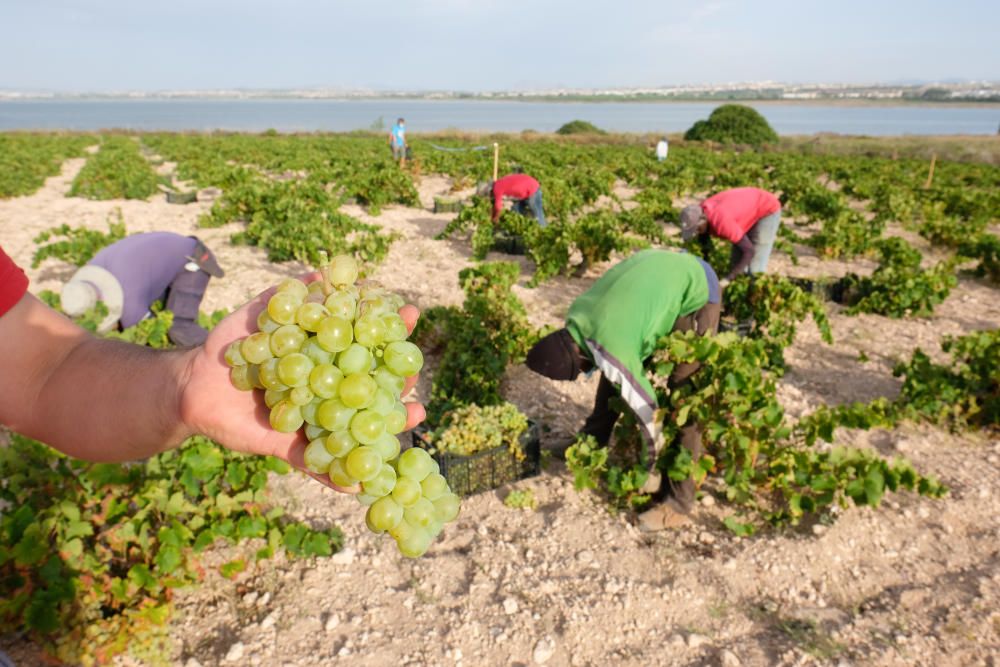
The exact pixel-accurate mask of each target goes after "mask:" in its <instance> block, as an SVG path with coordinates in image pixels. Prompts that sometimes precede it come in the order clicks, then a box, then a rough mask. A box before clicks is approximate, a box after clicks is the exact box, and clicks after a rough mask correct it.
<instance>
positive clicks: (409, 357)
mask: <svg viewBox="0 0 1000 667" xmlns="http://www.w3.org/2000/svg"><path fill="white" fill-rule="evenodd" d="M383 358H384V359H385V365H386V366H388V367H389V370H390V371H392V372H393V373H395V374H396V375H401V376H403V377H410V376H411V375H416V374H417V372H418V371H419V370H420V367H421V366H423V365H424V355H423V353H422V352H421V351H420V348H419V347H417V346H416V345H414V344H413V343H411V342H409V341H406V340H400V341H396V342H395V343H389V344H388V345H386V346H385V352H384V353H383Z"/></svg>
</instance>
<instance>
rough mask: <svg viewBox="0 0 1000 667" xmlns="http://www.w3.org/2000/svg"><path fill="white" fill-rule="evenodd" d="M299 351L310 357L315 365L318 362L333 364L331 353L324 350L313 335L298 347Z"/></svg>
mask: <svg viewBox="0 0 1000 667" xmlns="http://www.w3.org/2000/svg"><path fill="white" fill-rule="evenodd" d="M299 352H301V353H302V354H304V355H306V356H307V357H309V358H310V359H312V360H313V363H314V364H316V365H317V366H318V365H319V364H333V353H332V352H327V351H326V350H324V349H323V348H322V346H320V344H319V342H317V340H316V337H315V336H310V337H309V338H308V339H307V340H306V342H304V343H303V344H302V347H301V348H299Z"/></svg>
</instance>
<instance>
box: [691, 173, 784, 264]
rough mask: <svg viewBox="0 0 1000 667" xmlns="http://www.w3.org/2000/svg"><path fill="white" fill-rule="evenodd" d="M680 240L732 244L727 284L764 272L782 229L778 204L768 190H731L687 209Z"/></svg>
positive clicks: (779, 204)
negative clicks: (715, 239)
mask: <svg viewBox="0 0 1000 667" xmlns="http://www.w3.org/2000/svg"><path fill="white" fill-rule="evenodd" d="M680 222H681V238H683V239H684V240H685V241H688V240H690V239H692V238H694V237H695V236H700V237H701V238H702V239H703V240H705V241H707V240H708V235H709V234H711V235H712V236H717V237H719V238H721V239H726V240H727V241H730V242H732V243H733V253H732V261H731V264H730V269H729V274H728V275H727V276H726V278H725V282H728V281H730V280H732V279H733V278H735V277H736V276H738V275H740V274H741V273H764V272H765V271H767V261H768V259H770V257H771V250H772V249H773V248H774V239H775V237H776V236H777V235H778V227H779V226H781V202H779V201H778V198H777V197H775V196H774V195H773V194H771V193H770V192H768V191H767V190H761V189H760V188H733V189H731V190H723V191H722V192H720V193H718V194H716V195H713V196H712V197H709V198H708V199H705V200H704V201H702V202H700V203H698V204H692V205H691V206H686V207H685V208H684V209H683V210H682V211H681V219H680Z"/></svg>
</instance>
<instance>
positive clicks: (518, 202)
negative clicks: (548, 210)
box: [479, 174, 549, 227]
mask: <svg viewBox="0 0 1000 667" xmlns="http://www.w3.org/2000/svg"><path fill="white" fill-rule="evenodd" d="M479 195H480V196H484V197H485V196H492V197H493V221H494V222H496V220H497V218H499V217H500V212H501V211H503V199H504V197H509V198H510V199H513V200H514V211H516V212H517V213H520V214H521V215H529V213H528V212H529V211H530V212H531V213H530V215H533V216H535V219H536V220H538V225H539V226H540V227H545V226H546V225H548V224H549V223H548V222H547V221H546V220H545V210H544V209H543V208H542V186H541V185H539V183H538V181H536V180H535V179H534V178H532V177H531V176H528V175H527V174H510V175H508V176H504V177H503V178H499V179H497V180H495V181H489V182H488V183H485V184H483V185H482V186H480V188H479Z"/></svg>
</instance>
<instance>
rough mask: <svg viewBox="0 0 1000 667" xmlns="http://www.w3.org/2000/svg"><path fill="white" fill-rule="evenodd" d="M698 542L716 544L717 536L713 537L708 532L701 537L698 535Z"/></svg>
mask: <svg viewBox="0 0 1000 667" xmlns="http://www.w3.org/2000/svg"><path fill="white" fill-rule="evenodd" d="M698 541H699V542H701V543H702V544H714V543H715V535H712V533H708V532H702V533H701V534H700V535H698Z"/></svg>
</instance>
